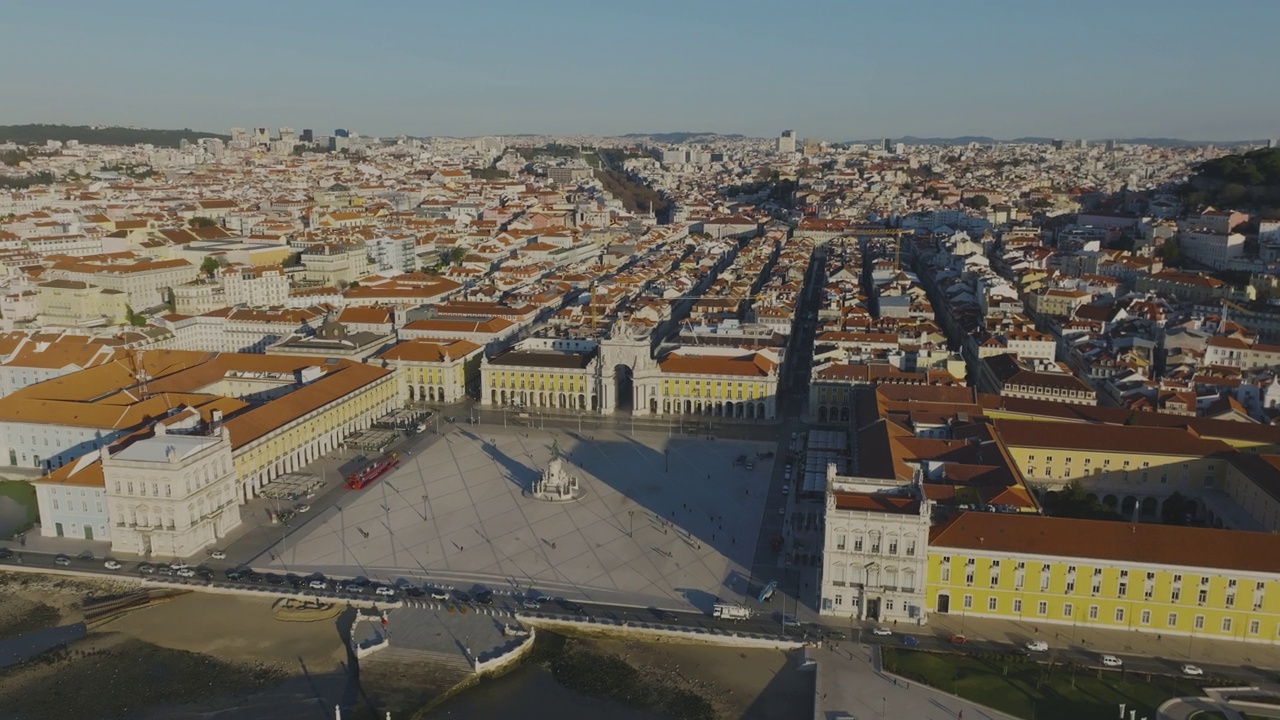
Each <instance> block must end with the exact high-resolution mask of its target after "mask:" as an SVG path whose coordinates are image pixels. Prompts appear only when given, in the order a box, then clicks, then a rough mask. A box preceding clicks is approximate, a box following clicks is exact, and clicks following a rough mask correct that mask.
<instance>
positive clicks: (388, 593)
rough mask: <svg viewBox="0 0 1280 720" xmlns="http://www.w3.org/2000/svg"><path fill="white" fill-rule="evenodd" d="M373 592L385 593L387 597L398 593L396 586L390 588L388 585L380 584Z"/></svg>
mask: <svg viewBox="0 0 1280 720" xmlns="http://www.w3.org/2000/svg"><path fill="white" fill-rule="evenodd" d="M373 592H374V594H375V595H384V596H386V597H394V596H395V594H396V590H395V588H390V587H387V586H386V585H379V586H378V588H377V589H376V590H374V591H373Z"/></svg>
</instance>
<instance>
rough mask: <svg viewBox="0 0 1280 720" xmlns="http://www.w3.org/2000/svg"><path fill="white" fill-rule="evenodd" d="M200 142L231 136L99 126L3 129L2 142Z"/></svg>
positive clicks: (163, 144)
mask: <svg viewBox="0 0 1280 720" xmlns="http://www.w3.org/2000/svg"><path fill="white" fill-rule="evenodd" d="M200 138H218V139H220V140H230V139H231V136H230V135H219V134H218V133H211V132H199V131H197V130H192V129H190V128H183V129H182V130H149V129H146V128H126V127H104V126H100V125H95V126H89V125H0V142H15V143H18V144H20V145H32V144H37V145H39V144H44V143H45V142H47V141H49V140H58V141H60V142H66V141H68V140H79V141H80V142H82V143H85V144H88V145H139V144H151V145H158V146H161V147H178V141H179V140H190V141H193V142H194V141H195V140H198V139H200Z"/></svg>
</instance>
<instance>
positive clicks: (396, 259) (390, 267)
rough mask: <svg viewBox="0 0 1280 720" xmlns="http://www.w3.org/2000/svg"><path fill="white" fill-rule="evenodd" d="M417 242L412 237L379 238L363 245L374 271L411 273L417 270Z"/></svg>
mask: <svg viewBox="0 0 1280 720" xmlns="http://www.w3.org/2000/svg"><path fill="white" fill-rule="evenodd" d="M417 249H418V245H417V240H416V239H415V238H414V237H413V236H412V235H404V236H395V237H379V238H374V239H373V240H369V241H367V242H366V243H365V250H366V251H367V252H368V254H369V257H371V258H373V265H374V269H375V270H377V271H378V272H383V273H395V274H399V273H402V272H413V271H415V270H417V269H418V255H417Z"/></svg>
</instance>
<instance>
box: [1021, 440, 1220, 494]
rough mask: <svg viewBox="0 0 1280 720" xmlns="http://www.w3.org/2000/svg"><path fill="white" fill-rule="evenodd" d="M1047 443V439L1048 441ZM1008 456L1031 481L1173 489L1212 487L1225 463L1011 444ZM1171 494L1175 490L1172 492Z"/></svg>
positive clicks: (1168, 456) (1175, 456) (1183, 456)
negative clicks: (1081, 482)
mask: <svg viewBox="0 0 1280 720" xmlns="http://www.w3.org/2000/svg"><path fill="white" fill-rule="evenodd" d="M1046 440H1048V438H1046ZM1008 448H1009V456H1010V457H1011V458H1013V461H1014V462H1015V463H1017V465H1018V469H1019V470H1021V471H1022V474H1023V475H1024V476H1025V477H1026V478H1027V479H1028V480H1031V481H1037V480H1039V481H1049V480H1052V481H1054V482H1055V483H1068V482H1071V481H1073V480H1080V481H1089V480H1094V481H1098V482H1102V483H1107V484H1111V485H1125V484H1128V485H1132V486H1134V487H1135V488H1140V487H1142V486H1143V485H1167V486H1170V487H1171V488H1173V489H1197V488H1205V487H1213V486H1215V485H1217V484H1219V483H1220V482H1221V480H1222V478H1223V474H1224V471H1225V468H1226V464H1227V463H1226V461H1225V460H1223V459H1221V458H1206V457H1197V456H1192V455H1177V454H1168V455H1153V454H1150V453H1128V452H1106V451H1100V450H1078V449H1064V448H1045V447H1018V446H1015V445H1008ZM1170 492H1172V490H1170Z"/></svg>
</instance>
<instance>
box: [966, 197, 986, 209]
mask: <svg viewBox="0 0 1280 720" xmlns="http://www.w3.org/2000/svg"><path fill="white" fill-rule="evenodd" d="M964 204H965V207H970V208H973V209H974V210H982V209H984V208H986V207H987V206H988V205H990V204H991V201H990V200H988V199H987V196H986V195H973V196H971V197H967V198H965V199H964Z"/></svg>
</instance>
